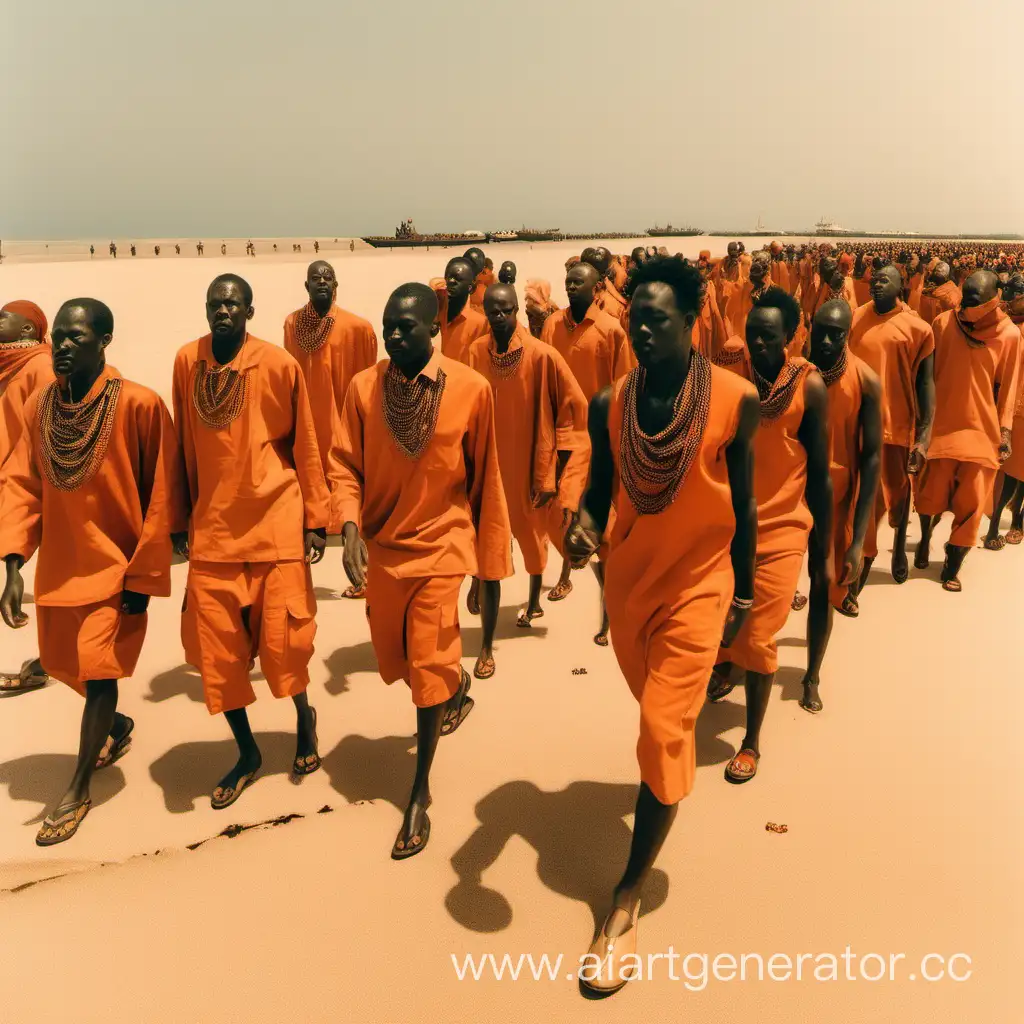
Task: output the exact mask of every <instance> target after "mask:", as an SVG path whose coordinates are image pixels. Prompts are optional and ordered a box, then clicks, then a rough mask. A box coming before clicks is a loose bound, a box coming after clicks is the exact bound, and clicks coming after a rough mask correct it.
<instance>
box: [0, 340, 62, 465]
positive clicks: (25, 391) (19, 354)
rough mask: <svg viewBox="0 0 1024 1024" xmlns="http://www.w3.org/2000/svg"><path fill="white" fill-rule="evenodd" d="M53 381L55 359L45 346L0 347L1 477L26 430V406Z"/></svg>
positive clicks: (48, 347) (47, 346) (42, 344)
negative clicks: (34, 392)
mask: <svg viewBox="0 0 1024 1024" xmlns="http://www.w3.org/2000/svg"><path fill="white" fill-rule="evenodd" d="M53 379H54V378H53V356H52V355H51V352H50V346H49V345H46V344H44V343H42V342H41V343H40V344H38V345H33V346H32V347H31V348H8V347H7V346H4V345H0V473H2V472H3V467H4V463H5V462H6V461H7V460H8V458H10V455H11V453H12V452H13V451H14V449H15V447H16V446H17V444H18V441H19V440H20V439H21V435H22V432H23V431H24V428H25V403H26V402H27V401H28V398H29V395H31V394H32V392H33V391H36V390H38V389H39V388H40V387H42V386H43V385H44V384H49V383H50V381H52V380H53Z"/></svg>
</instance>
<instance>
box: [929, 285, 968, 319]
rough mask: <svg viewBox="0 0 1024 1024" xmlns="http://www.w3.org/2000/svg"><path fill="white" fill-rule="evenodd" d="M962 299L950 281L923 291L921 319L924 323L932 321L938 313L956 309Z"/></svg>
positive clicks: (957, 289)
mask: <svg viewBox="0 0 1024 1024" xmlns="http://www.w3.org/2000/svg"><path fill="white" fill-rule="evenodd" d="M962 300H963V295H962V293H961V292H960V289H959V288H957V286H956V285H955V284H953V282H952V281H947V282H946V283H945V284H942V285H939V287H938V288H934V289H932V290H931V291H923V292H922V293H921V308H920V313H921V319H922V320H923V321H924V322H925V323H926V324H931V323H934V321H935V318H936V317H937V316H938V315H939V314H940V313H946V312H948V311H949V310H951V309H957V308H958V307H959V305H960V303H961V301H962Z"/></svg>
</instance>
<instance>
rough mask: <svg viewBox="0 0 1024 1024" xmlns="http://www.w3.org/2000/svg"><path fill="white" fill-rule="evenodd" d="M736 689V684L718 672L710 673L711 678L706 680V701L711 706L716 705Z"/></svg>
mask: <svg viewBox="0 0 1024 1024" xmlns="http://www.w3.org/2000/svg"><path fill="white" fill-rule="evenodd" d="M735 689H736V684H735V683H732V682H730V681H729V678H728V677H727V676H723V675H722V674H721V673H719V672H715V671H712V673H711V678H710V679H709V680H708V700H709V701H711V703H712V704H717V703H718V702H719V701H720V700H725V698H726V697H728V696H729V694H730V693H732V691H733V690H735Z"/></svg>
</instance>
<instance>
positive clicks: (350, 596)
mask: <svg viewBox="0 0 1024 1024" xmlns="http://www.w3.org/2000/svg"><path fill="white" fill-rule="evenodd" d="M341 596H342V597H343V598H345V599H346V600H347V601H365V600H366V587H365V586H362V587H349V588H348V589H346V590H343V591H342V592H341Z"/></svg>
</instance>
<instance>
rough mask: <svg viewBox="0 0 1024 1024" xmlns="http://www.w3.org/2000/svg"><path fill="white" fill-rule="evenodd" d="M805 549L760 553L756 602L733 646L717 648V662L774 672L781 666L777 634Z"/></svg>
mask: <svg viewBox="0 0 1024 1024" xmlns="http://www.w3.org/2000/svg"><path fill="white" fill-rule="evenodd" d="M805 553H806V552H805V548H800V549H798V550H796V551H794V550H792V549H790V550H789V551H776V552H772V553H770V554H763V555H762V554H758V556H757V561H756V563H755V568H754V606H753V607H752V608H751V609H750V612H749V613H748V615H747V619H746V621H745V622H744V623H743V628H742V629H741V630H740V631H739V635H738V636H737V637H736V639H735V640H733V642H732V646H731V647H728V648H726V647H723V648H722V649H721V650H720V651H719V652H718V658H717V659H716V660H717V661H718V662H729V664H731V665H738V666H739V667H740V668H741V669H743V670H744V671H746V672H757V673H759V674H761V675H771V674H772V673H773V672H775V671H776V670H777V669H778V667H779V651H778V648H777V647H776V645H775V636H776V634H777V633H778V632H779V630H780V629H782V627H783V626H784V625H785V624H786V619H788V618H789V613H790V611H791V610H792V605H793V595H794V594H795V593H796V587H797V583H798V582H799V580H800V570H801V568H803V564H804V554H805Z"/></svg>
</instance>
